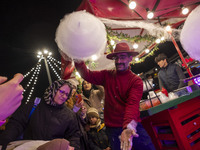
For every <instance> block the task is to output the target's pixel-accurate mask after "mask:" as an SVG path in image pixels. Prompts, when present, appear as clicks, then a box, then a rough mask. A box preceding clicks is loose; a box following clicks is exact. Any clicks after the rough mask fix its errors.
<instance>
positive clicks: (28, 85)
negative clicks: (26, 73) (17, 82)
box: [23, 62, 41, 104]
mask: <svg viewBox="0 0 200 150" xmlns="http://www.w3.org/2000/svg"><path fill="white" fill-rule="evenodd" d="M40 70H41V64H40V62H39V63H38V64H37V66H36V67H35V69H34V72H33V75H32V76H31V79H30V80H29V82H28V84H27V85H26V87H25V90H24V92H23V94H24V93H25V92H26V91H27V89H28V88H29V87H30V85H32V87H31V90H30V92H29V95H28V97H27V100H26V103H25V104H27V103H28V102H29V100H30V99H31V96H32V94H33V92H34V86H35V85H36V83H37V80H38V75H39V73H40ZM32 82H33V83H32ZM31 83H32V84H31Z"/></svg>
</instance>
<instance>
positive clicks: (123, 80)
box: [75, 42, 155, 150]
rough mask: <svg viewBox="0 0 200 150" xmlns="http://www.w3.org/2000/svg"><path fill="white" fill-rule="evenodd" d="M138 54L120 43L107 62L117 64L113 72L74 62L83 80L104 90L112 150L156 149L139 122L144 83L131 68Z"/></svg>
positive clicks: (107, 125)
mask: <svg viewBox="0 0 200 150" xmlns="http://www.w3.org/2000/svg"><path fill="white" fill-rule="evenodd" d="M137 54H138V53H137V52H134V51H131V50H130V48H129V46H128V44H127V43H124V42H122V43H118V44H117V45H116V47H115V49H114V52H113V53H111V54H108V55H107V58H108V59H111V60H114V61H115V68H116V69H114V70H102V71H90V70H89V69H87V67H86V65H85V63H84V62H83V61H80V60H75V66H76V69H77V71H78V72H79V73H80V75H81V77H82V78H83V79H85V80H86V81H87V82H90V83H92V84H95V85H102V86H103V87H104V89H105V102H104V121H105V125H106V132H107V135H108V139H109V141H110V144H111V149H112V150H120V149H123V150H130V149H131V148H132V146H133V148H134V150H141V149H142V150H153V149H155V148H154V145H153V144H152V142H151V138H150V137H149V135H148V134H147V132H146V130H145V129H144V128H143V126H142V124H141V123H140V121H141V119H140V112H139V102H140V100H141V98H142V93H143V82H142V79H141V78H140V77H139V76H137V75H136V74H134V73H133V72H132V71H131V70H130V67H129V63H130V62H131V61H132V58H133V56H136V55H137ZM120 135H121V138H120V139H119V136H120ZM138 136H139V137H138ZM132 143H133V145H132ZM120 145H121V146H120Z"/></svg>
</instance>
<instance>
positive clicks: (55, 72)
mask: <svg viewBox="0 0 200 150" xmlns="http://www.w3.org/2000/svg"><path fill="white" fill-rule="evenodd" d="M47 63H48V64H49V66H50V67H51V69H52V70H53V72H54V74H55V75H56V76H57V78H58V79H59V80H61V77H60V76H59V75H58V73H57V71H56V70H55V68H54V67H53V66H52V64H51V63H50V61H49V60H48V59H47Z"/></svg>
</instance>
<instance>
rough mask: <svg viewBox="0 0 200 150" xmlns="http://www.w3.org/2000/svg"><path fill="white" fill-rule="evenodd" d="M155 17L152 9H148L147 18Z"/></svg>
mask: <svg viewBox="0 0 200 150" xmlns="http://www.w3.org/2000/svg"><path fill="white" fill-rule="evenodd" d="M153 17H154V13H153V12H152V11H147V18H148V19H152V18H153Z"/></svg>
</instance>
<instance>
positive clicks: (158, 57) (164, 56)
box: [155, 53, 168, 63]
mask: <svg viewBox="0 0 200 150" xmlns="http://www.w3.org/2000/svg"><path fill="white" fill-rule="evenodd" d="M165 59H166V60H167V61H168V58H167V56H166V55H165V54H164V53H161V54H159V55H158V56H157V57H156V58H155V62H156V63H158V62H159V61H161V60H165Z"/></svg>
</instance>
